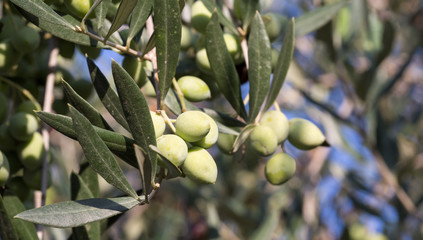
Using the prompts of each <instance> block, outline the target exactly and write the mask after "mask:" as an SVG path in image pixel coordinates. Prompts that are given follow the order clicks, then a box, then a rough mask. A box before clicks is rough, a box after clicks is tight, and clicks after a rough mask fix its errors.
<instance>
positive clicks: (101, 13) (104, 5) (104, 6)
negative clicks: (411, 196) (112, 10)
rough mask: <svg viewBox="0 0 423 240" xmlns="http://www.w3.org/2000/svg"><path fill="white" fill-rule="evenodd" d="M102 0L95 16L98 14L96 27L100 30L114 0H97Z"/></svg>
mask: <svg viewBox="0 0 423 240" xmlns="http://www.w3.org/2000/svg"><path fill="white" fill-rule="evenodd" d="M97 1H101V3H100V5H99V6H98V7H97V8H95V16H96V22H97V24H96V29H97V31H98V32H100V31H101V30H102V28H103V27H104V26H103V23H104V20H105V19H106V16H107V10H108V8H109V4H110V3H111V2H112V0H97Z"/></svg>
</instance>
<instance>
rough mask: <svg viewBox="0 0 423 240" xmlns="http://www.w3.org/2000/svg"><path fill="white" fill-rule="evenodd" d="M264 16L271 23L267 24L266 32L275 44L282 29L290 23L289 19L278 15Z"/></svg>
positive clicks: (269, 14)
mask: <svg viewBox="0 0 423 240" xmlns="http://www.w3.org/2000/svg"><path fill="white" fill-rule="evenodd" d="M263 16H265V17H268V18H269V19H270V21H269V22H268V23H267V24H266V32H267V35H268V36H269V40H270V41H271V42H273V41H274V40H275V39H276V38H277V37H278V36H279V35H280V34H281V32H282V29H283V28H284V26H285V25H286V23H287V22H288V19H287V18H286V17H285V16H283V15H280V14H277V13H268V14H265V15H263Z"/></svg>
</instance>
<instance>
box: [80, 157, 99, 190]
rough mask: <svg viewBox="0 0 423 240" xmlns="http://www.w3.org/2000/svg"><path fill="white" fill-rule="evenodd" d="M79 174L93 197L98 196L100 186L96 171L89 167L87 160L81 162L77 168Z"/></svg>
mask: <svg viewBox="0 0 423 240" xmlns="http://www.w3.org/2000/svg"><path fill="white" fill-rule="evenodd" d="M79 176H81V178H82V180H84V182H85V183H86V184H87V187H88V189H89V190H90V191H91V193H92V195H93V198H96V197H99V195H100V186H99V183H98V176H97V173H96V172H95V171H94V170H93V168H92V167H90V165H89V163H88V162H85V163H84V164H81V166H80V168H79Z"/></svg>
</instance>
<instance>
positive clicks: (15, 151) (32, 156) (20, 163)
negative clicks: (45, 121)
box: [0, 92, 45, 200]
mask: <svg viewBox="0 0 423 240" xmlns="http://www.w3.org/2000/svg"><path fill="white" fill-rule="evenodd" d="M11 102H12V101H10V100H9V99H8V98H6V96H5V95H4V94H3V93H2V92H0V124H1V125H0V152H1V158H0V186H4V185H6V187H7V188H8V189H10V190H11V191H13V192H15V194H17V195H18V196H19V197H20V198H21V200H25V199H26V198H27V197H28V194H29V191H28V189H40V187H41V172H42V171H41V167H42V161H43V156H44V154H45V149H44V143H43V138H42V136H41V134H40V133H39V132H38V130H39V127H40V123H39V120H38V118H37V117H36V116H35V114H34V110H36V106H35V104H34V103H33V102H31V101H29V100H27V101H23V102H21V103H20V104H19V105H18V106H17V107H16V108H14V109H10V110H13V111H9V105H10V103H11ZM12 103H13V102H12ZM9 112H13V114H9ZM8 115H9V117H8Z"/></svg>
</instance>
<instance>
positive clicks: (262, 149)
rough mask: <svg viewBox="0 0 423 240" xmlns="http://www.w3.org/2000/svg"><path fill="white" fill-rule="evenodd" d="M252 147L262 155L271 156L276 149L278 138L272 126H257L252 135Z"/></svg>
mask: <svg viewBox="0 0 423 240" xmlns="http://www.w3.org/2000/svg"><path fill="white" fill-rule="evenodd" d="M249 139H250V145H251V147H252V148H253V149H254V150H255V151H256V152H257V153H258V154H260V155H262V156H269V155H270V154H272V153H274V152H275V151H276V147H277V146H278V139H277V138H276V135H275V134H274V132H273V130H272V129H271V128H270V127H267V126H264V125H258V126H255V127H254V129H253V130H252V131H251V133H250V136H249Z"/></svg>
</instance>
